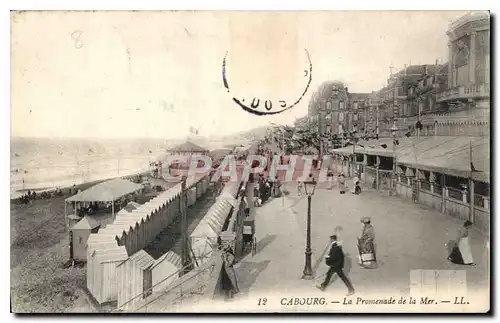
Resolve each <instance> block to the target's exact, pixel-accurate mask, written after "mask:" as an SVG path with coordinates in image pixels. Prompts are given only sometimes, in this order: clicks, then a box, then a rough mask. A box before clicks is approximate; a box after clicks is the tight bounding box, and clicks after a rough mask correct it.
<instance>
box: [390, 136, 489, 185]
mask: <svg viewBox="0 0 500 323" xmlns="http://www.w3.org/2000/svg"><path fill="white" fill-rule="evenodd" d="M400 143H401V145H400V147H398V148H397V149H396V158H397V162H398V163H401V164H406V165H409V166H412V165H415V164H417V165H418V166H419V168H422V169H427V170H430V171H436V172H443V173H446V174H449V175H453V176H458V177H465V178H467V177H469V174H470V161H471V159H470V146H472V164H473V165H474V168H475V169H476V170H477V172H473V173H472V177H473V178H474V179H475V180H478V181H483V182H488V183H489V182H490V141H489V138H487V137H467V136H439V137H421V138H420V139H417V138H413V137H411V138H405V139H402V140H400ZM416 155H418V159H417V158H416Z"/></svg>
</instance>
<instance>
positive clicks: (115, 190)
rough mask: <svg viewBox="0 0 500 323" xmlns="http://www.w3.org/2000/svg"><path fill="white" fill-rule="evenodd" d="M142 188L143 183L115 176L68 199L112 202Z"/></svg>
mask: <svg viewBox="0 0 500 323" xmlns="http://www.w3.org/2000/svg"><path fill="white" fill-rule="evenodd" d="M141 188H142V185H141V184H136V183H132V182H131V181H127V180H124V179H121V178H115V179H112V180H109V181H106V182H103V183H99V184H96V185H94V186H92V187H90V188H88V189H86V190H85V191H83V192H80V193H78V194H75V195H73V196H71V197H68V198H67V199H66V201H74V202H111V201H116V200H118V199H119V198H121V197H123V196H125V195H127V194H130V193H133V192H135V191H137V190H139V189H141Z"/></svg>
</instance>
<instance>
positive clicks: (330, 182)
mask: <svg viewBox="0 0 500 323" xmlns="http://www.w3.org/2000/svg"><path fill="white" fill-rule="evenodd" d="M326 180H327V182H328V187H327V188H328V189H329V190H331V189H333V172H332V171H331V170H330V169H328V173H327V174H326Z"/></svg>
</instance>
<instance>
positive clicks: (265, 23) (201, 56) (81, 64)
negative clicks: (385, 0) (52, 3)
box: [10, 11, 491, 313]
mask: <svg viewBox="0 0 500 323" xmlns="http://www.w3.org/2000/svg"><path fill="white" fill-rule="evenodd" d="M490 32H491V31H490V13H489V12H488V11H272V12H271V11H269V12H266V11H246V12H244V11H12V12H11V103H12V105H11V147H10V156H11V160H10V162H11V164H10V188H11V192H10V194H11V200H10V208H11V211H10V253H11V255H10V258H11V262H10V267H11V272H10V275H11V277H10V280H11V282H10V283H11V289H10V293H11V309H12V312H14V313H61V312H64V313H172V312H175V313H203V312H210V313H232V312H238V313H290V312H295V313H382V312H383V313H417V312H418V313H422V312H424V313H487V312H488V311H490V306H491V304H490V270H489V269H490V217H491V195H490V187H491V184H490V183H491V176H490V104H491V101H490V98H491V95H490V92H491V89H490V80H491V79H490V75H491V71H490Z"/></svg>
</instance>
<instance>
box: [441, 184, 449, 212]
mask: <svg viewBox="0 0 500 323" xmlns="http://www.w3.org/2000/svg"><path fill="white" fill-rule="evenodd" d="M447 195H448V190H447V189H446V187H443V188H441V213H445V212H446V204H445V203H446V202H445V197H446V196H447Z"/></svg>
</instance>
